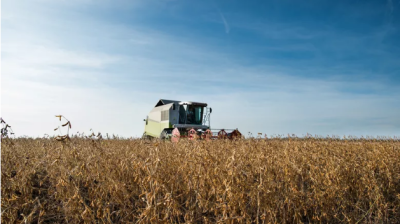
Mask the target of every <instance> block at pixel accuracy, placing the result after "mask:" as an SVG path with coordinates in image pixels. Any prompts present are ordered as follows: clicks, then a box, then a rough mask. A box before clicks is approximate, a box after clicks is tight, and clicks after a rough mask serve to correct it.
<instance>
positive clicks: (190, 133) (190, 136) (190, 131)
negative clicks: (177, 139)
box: [188, 128, 197, 140]
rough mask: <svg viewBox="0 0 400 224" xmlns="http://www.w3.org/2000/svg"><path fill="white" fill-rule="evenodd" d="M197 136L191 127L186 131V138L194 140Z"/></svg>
mask: <svg viewBox="0 0 400 224" xmlns="http://www.w3.org/2000/svg"><path fill="white" fill-rule="evenodd" d="M196 137H197V131H196V130H194V129H193V128H192V129H190V130H189V132H188V138H189V140H194V139H196Z"/></svg>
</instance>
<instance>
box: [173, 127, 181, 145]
mask: <svg viewBox="0 0 400 224" xmlns="http://www.w3.org/2000/svg"><path fill="white" fill-rule="evenodd" d="M180 138H181V133H180V132H179V130H178V128H175V129H174V130H173V131H172V137H171V141H172V142H179V139H180Z"/></svg>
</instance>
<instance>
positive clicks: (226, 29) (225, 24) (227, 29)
mask: <svg viewBox="0 0 400 224" xmlns="http://www.w3.org/2000/svg"><path fill="white" fill-rule="evenodd" d="M219 15H220V16H221V19H222V22H224V26H225V33H229V30H230V28H229V24H228V22H227V21H226V19H225V16H224V14H222V12H221V11H219Z"/></svg>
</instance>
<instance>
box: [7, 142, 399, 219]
mask: <svg viewBox="0 0 400 224" xmlns="http://www.w3.org/2000/svg"><path fill="white" fill-rule="evenodd" d="M92 137H94V136H92ZM12 141H14V143H15V144H14V145H6V146H4V147H3V148H2V150H1V163H2V174H1V175H2V176H1V178H2V182H1V196H2V197H1V209H2V221H3V222H5V223H24V222H25V223H400V163H399V158H400V142H399V141H394V140H374V139H369V140H367V139H364V140H338V139H315V138H311V137H310V138H306V139H296V138H289V139H280V138H269V139H262V138H260V139H246V140H243V139H241V140H238V141H229V140H215V141H210V142H207V141H195V142H193V141H186V140H182V141H180V142H178V143H176V144H173V143H171V142H168V141H165V142H164V141H143V140H141V139H136V140H135V139H134V140H132V139H122V138H119V139H103V140H102V141H101V142H100V143H99V144H97V143H96V144H92V143H93V140H92V139H91V138H85V137H73V138H71V141H72V142H73V144H68V145H67V146H66V147H65V148H64V150H58V151H57V150H53V149H56V148H59V144H57V141H55V140H53V139H43V138H40V139H24V138H19V139H12Z"/></svg>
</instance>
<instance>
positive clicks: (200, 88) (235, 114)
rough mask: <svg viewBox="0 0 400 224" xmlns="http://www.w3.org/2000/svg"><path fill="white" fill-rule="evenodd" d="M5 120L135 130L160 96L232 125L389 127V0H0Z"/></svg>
mask: <svg viewBox="0 0 400 224" xmlns="http://www.w3.org/2000/svg"><path fill="white" fill-rule="evenodd" d="M1 6H2V11H1V12H2V14H1V31H2V32H1V116H2V117H3V118H4V119H5V120H6V121H7V122H9V123H10V124H11V125H12V127H13V129H14V131H15V132H16V134H18V135H30V136H42V135H43V134H44V133H47V134H50V135H51V134H53V128H54V127H55V126H57V120H56V118H55V117H54V115H56V114H63V115H64V116H66V117H67V118H69V119H70V120H71V122H72V124H73V129H72V130H71V131H73V132H76V131H79V132H88V131H89V130H90V129H91V128H92V129H94V130H95V131H96V132H97V131H100V132H102V133H114V134H118V135H120V136H126V137H128V136H140V135H141V134H142V133H143V130H144V123H143V118H145V117H146V115H147V113H148V112H149V111H150V110H151V108H152V107H153V106H154V105H155V103H156V102H157V101H158V99H160V98H165V99H174V100H184V101H186V100H187V101H200V102H207V103H208V104H209V105H210V106H211V107H212V108H213V114H212V126H213V127H214V128H239V130H241V131H242V132H243V133H245V134H247V133H248V132H252V133H258V132H261V133H264V134H268V135H273V134H288V133H290V134H297V135H298V136H302V135H303V134H306V133H311V134H318V135H332V134H335V135H341V136H343V135H356V136H360V135H364V136H365V135H373V136H377V135H385V136H389V135H390V136H393V135H397V136H398V135H400V116H399V114H400V12H399V10H400V1H394V0H392V1H285V0H279V1H217V0H213V1H211V0H206V1H179V0H177V1H173V0H170V1H154V0H148V1H125V0H123V1H110V0H98V1H94V0H79V1H78V0H69V1H50V0H29V1H28V0H21V1H12V0H4V1H2V5H1Z"/></svg>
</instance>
